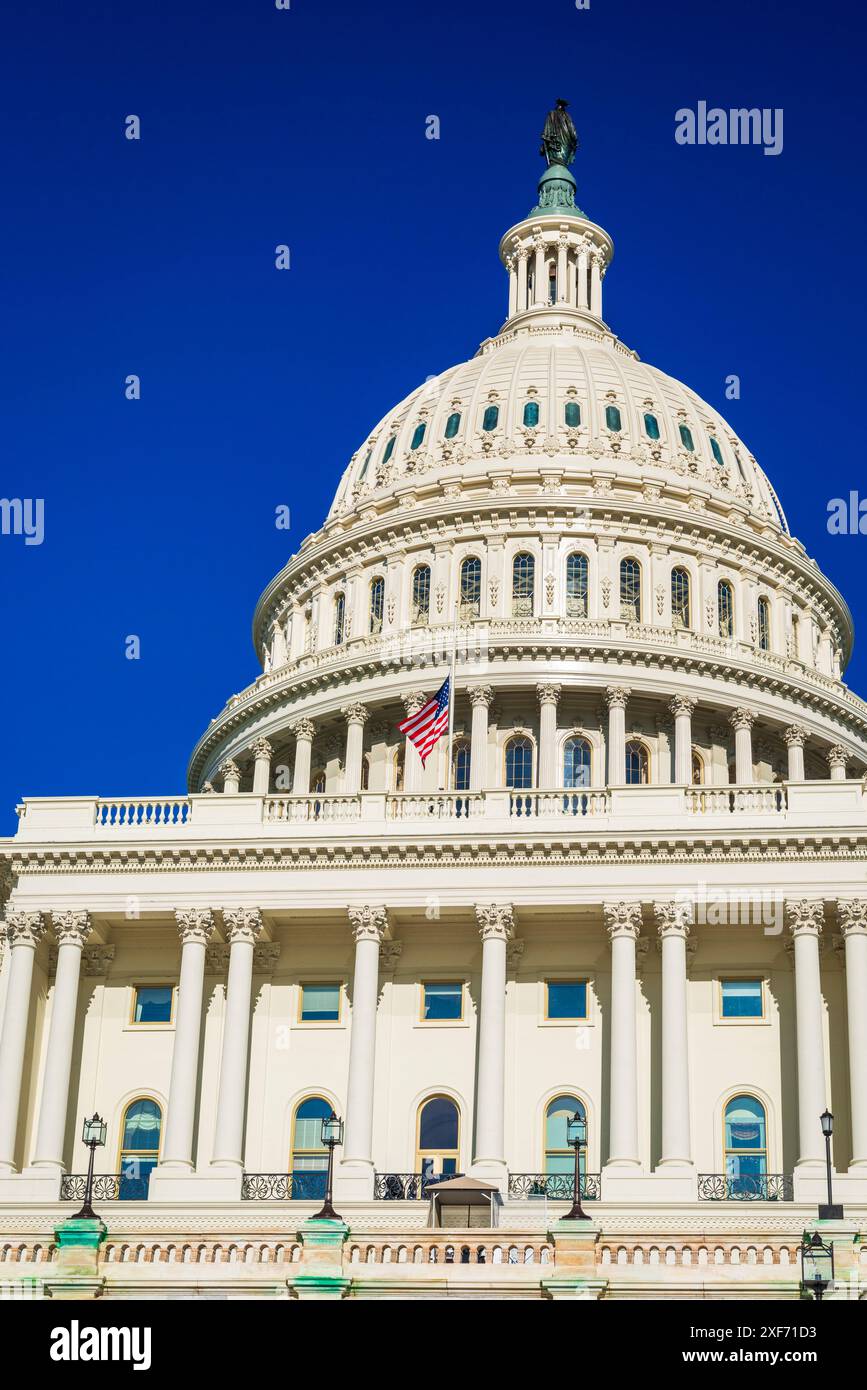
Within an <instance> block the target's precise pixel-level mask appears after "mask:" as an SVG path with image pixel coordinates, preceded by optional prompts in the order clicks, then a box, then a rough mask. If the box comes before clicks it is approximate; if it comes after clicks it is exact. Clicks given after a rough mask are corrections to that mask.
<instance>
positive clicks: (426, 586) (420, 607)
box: [411, 565, 430, 627]
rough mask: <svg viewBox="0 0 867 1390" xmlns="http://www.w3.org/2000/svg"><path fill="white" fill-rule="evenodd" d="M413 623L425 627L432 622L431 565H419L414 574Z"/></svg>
mask: <svg viewBox="0 0 867 1390" xmlns="http://www.w3.org/2000/svg"><path fill="white" fill-rule="evenodd" d="M411 620H412V623H413V625H414V626H416V627H425V626H426V625H427V623H428V622H429V620H430V565H417V566H416V568H415V569H414V570H413V572H412V619H411Z"/></svg>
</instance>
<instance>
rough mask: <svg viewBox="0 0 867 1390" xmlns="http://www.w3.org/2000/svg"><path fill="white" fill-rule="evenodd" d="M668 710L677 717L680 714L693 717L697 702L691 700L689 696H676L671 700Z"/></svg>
mask: <svg viewBox="0 0 867 1390" xmlns="http://www.w3.org/2000/svg"><path fill="white" fill-rule="evenodd" d="M668 708H669V709H670V710H671V712H672V714H673V715H674V716H675V717H676V716H677V715H678V714H688V715H689V716H690V717H692V712H693V710H694V709H695V700H691V699H690V698H689V696H688V695H675V696H674V698H673V699H671V700H669V703H668Z"/></svg>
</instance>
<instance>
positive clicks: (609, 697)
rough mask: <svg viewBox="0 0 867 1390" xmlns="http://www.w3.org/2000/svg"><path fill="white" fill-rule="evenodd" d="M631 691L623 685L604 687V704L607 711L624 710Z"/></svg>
mask: <svg viewBox="0 0 867 1390" xmlns="http://www.w3.org/2000/svg"><path fill="white" fill-rule="evenodd" d="M631 694H632V691H631V690H630V689H629V687H628V686H625V685H608V686H606V687H605V702H606V704H607V705H608V708H609V709H626V701H627V700H628V699H629V697H630V695H631Z"/></svg>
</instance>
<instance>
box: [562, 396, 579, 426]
mask: <svg viewBox="0 0 867 1390" xmlns="http://www.w3.org/2000/svg"><path fill="white" fill-rule="evenodd" d="M563 419H564V420H565V422H566V424H567V425H568V427H569V429H570V430H574V429H577V428H578V426H579V425H580V424H581V407H580V405H579V404H578V402H577V401H567V402H566V408H565V410H564V411H563Z"/></svg>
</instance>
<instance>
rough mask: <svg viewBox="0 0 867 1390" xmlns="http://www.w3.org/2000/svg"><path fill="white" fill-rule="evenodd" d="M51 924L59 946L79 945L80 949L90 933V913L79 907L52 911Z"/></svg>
mask: <svg viewBox="0 0 867 1390" xmlns="http://www.w3.org/2000/svg"><path fill="white" fill-rule="evenodd" d="M51 925H52V926H53V928H54V935H55V936H56V937H57V944H58V946H77V947H78V948H79V950H80V949H81V948H82V947H83V946H84V943H85V941H86V940H87V938H88V936H89V935H90V913H89V912H85V911H83V910H79V909H75V910H70V911H67V912H52V914H51Z"/></svg>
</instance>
